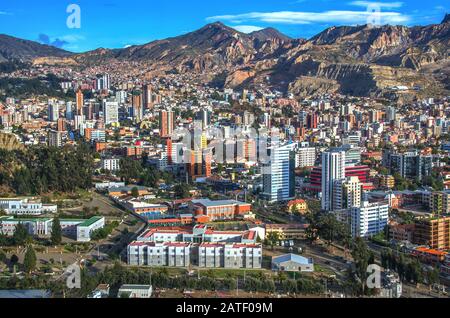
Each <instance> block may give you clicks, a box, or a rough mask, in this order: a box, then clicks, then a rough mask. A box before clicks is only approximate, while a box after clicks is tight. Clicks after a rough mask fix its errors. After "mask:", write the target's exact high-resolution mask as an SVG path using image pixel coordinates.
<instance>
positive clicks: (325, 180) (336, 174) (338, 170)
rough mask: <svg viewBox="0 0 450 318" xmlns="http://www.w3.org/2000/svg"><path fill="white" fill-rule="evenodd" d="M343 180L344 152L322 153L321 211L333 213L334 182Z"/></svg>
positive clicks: (331, 151)
mask: <svg viewBox="0 0 450 318" xmlns="http://www.w3.org/2000/svg"><path fill="white" fill-rule="evenodd" d="M342 179H345V151H341V150H336V149H335V150H330V151H326V152H323V153H322V210H324V211H333V210H334V207H333V188H334V185H335V182H336V181H338V180H342Z"/></svg>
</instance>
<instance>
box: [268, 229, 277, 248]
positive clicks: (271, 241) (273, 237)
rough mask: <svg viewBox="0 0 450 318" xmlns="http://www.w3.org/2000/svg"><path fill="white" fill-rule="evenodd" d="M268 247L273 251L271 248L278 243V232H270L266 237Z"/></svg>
mask: <svg viewBox="0 0 450 318" xmlns="http://www.w3.org/2000/svg"><path fill="white" fill-rule="evenodd" d="M266 240H267V243H268V245H270V247H271V248H272V249H273V247H274V246H275V245H276V244H277V243H278V242H279V241H280V234H279V233H278V232H270V233H269V234H267V237H266Z"/></svg>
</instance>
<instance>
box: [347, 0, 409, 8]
mask: <svg viewBox="0 0 450 318" xmlns="http://www.w3.org/2000/svg"><path fill="white" fill-rule="evenodd" d="M349 4H350V5H353V6H357V7H363V8H369V7H372V6H377V7H379V8H380V9H398V8H401V7H402V6H403V2H400V1H396V2H377V1H352V2H350V3H349Z"/></svg>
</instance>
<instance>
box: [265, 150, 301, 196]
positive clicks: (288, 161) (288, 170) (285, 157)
mask: <svg viewBox="0 0 450 318" xmlns="http://www.w3.org/2000/svg"><path fill="white" fill-rule="evenodd" d="M295 145H296V144H294V143H292V144H287V145H282V146H280V145H275V146H273V147H272V148H270V159H269V160H270V162H268V163H265V164H264V165H263V191H262V193H261V195H262V197H263V198H264V199H266V200H267V201H269V202H279V201H289V200H291V199H293V198H295V172H294V170H295V153H294V149H295Z"/></svg>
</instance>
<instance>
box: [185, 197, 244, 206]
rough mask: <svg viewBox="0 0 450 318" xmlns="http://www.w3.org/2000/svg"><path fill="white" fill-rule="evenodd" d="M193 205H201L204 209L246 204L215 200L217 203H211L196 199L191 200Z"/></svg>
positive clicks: (210, 201)
mask: <svg viewBox="0 0 450 318" xmlns="http://www.w3.org/2000/svg"><path fill="white" fill-rule="evenodd" d="M192 203H193V204H201V205H203V206H205V207H215V206H222V205H243V204H248V203H245V202H240V201H236V200H217V201H212V200H210V199H197V200H192Z"/></svg>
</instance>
